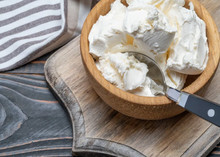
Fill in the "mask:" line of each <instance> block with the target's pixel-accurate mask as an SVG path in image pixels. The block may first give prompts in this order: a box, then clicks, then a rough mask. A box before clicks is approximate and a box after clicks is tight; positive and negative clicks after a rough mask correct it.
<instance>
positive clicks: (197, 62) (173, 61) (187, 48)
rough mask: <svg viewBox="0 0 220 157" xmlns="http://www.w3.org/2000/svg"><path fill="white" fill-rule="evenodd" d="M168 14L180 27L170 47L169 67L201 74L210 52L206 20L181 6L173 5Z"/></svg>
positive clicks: (178, 70)
mask: <svg viewBox="0 0 220 157" xmlns="http://www.w3.org/2000/svg"><path fill="white" fill-rule="evenodd" d="M191 8H192V9H193V5H192V3H191ZM168 16H170V17H173V18H169V19H170V20H172V21H173V22H172V23H174V25H176V27H178V33H177V34H176V36H175V38H174V41H175V42H174V43H173V45H171V47H170V53H169V58H168V60H167V66H168V68H169V69H170V70H172V71H176V72H180V73H183V74H191V75H195V74H200V73H201V72H202V71H204V69H205V68H206V65H207V61H208V53H209V49H208V44H207V37H206V25H205V23H204V21H202V20H201V19H200V18H199V17H198V16H197V15H196V13H195V11H194V10H189V9H186V8H184V7H181V6H173V7H172V9H170V11H169V12H168Z"/></svg>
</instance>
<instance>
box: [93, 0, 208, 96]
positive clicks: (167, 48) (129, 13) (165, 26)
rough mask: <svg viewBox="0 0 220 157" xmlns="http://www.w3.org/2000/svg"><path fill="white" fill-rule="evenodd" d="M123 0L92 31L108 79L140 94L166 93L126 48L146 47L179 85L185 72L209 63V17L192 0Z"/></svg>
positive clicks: (169, 82) (195, 71)
mask: <svg viewBox="0 0 220 157" xmlns="http://www.w3.org/2000/svg"><path fill="white" fill-rule="evenodd" d="M127 3H128V4H129V6H128V7H126V6H124V5H123V4H122V3H121V2H120V0H116V1H115V2H114V3H112V5H111V10H110V11H109V12H108V13H107V14H106V15H105V16H100V17H99V19H98V21H97V22H96V23H95V24H94V25H93V27H92V29H91V31H90V34H89V48H90V53H91V54H92V55H93V56H94V57H95V58H96V59H97V61H96V65H97V68H98V69H99V70H100V71H101V73H102V75H103V76H104V78H105V79H106V80H108V81H109V82H111V83H112V84H114V85H116V86H117V87H119V88H121V89H123V90H125V91H129V92H131V93H134V94H137V95H141V96H154V95H155V94H156V93H162V87H161V86H158V85H157V84H156V83H155V82H154V81H153V80H152V79H151V78H149V77H148V76H147V72H148V68H147V65H145V64H144V63H140V62H139V61H138V60H137V59H135V58H134V57H131V56H128V54H127V53H120V52H126V51H137V52H141V53H144V54H146V55H148V56H149V57H151V58H152V59H154V60H155V61H156V62H157V63H158V64H159V66H160V68H161V69H162V71H163V73H164V75H165V81H166V84H167V85H168V86H170V87H173V88H176V89H179V90H180V89H181V88H182V87H183V86H184V83H185V80H186V77H187V75H186V74H199V73H201V72H202V71H203V70H204V68H205V67H206V64H207V60H208V46H207V38H206V32H205V23H204V22H203V21H202V20H201V19H200V18H199V17H198V16H197V15H196V13H195V11H194V9H193V8H194V7H193V4H190V8H191V9H190V10H189V9H186V8H184V7H183V6H184V5H185V1H184V0H127Z"/></svg>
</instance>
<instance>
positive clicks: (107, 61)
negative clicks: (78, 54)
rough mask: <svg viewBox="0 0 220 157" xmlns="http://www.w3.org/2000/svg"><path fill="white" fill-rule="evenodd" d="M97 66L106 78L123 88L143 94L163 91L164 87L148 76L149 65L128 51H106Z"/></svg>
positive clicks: (152, 94) (148, 94) (147, 94)
mask: <svg viewBox="0 0 220 157" xmlns="http://www.w3.org/2000/svg"><path fill="white" fill-rule="evenodd" d="M97 67H98V69H99V70H100V71H101V72H102V75H103V76H104V78H105V79H106V80H108V81H109V82H111V83H112V84H114V85H116V86H117V87H119V88H121V89H123V90H126V91H129V92H131V93H134V94H137V95H141V96H154V94H156V93H162V92H163V87H161V86H158V85H157V84H156V83H155V82H154V81H153V80H152V79H151V78H149V77H147V72H148V68H147V65H146V64H144V63H141V62H140V61H138V60H137V59H136V58H134V57H133V56H129V55H128V53H120V52H119V53H106V54H104V55H103V56H102V57H100V58H99V62H97Z"/></svg>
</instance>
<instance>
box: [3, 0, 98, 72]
mask: <svg viewBox="0 0 220 157" xmlns="http://www.w3.org/2000/svg"><path fill="white" fill-rule="evenodd" d="M95 3H97V0H93V1H92V0H2V1H0V71H6V70H11V69H14V68H16V67H19V66H21V65H23V64H25V63H28V62H30V61H32V60H33V59H36V58H37V57H40V56H42V55H44V54H46V53H48V52H50V51H52V50H54V49H56V48H58V47H59V46H62V45H64V44H65V43H67V42H68V41H69V40H70V39H72V38H73V37H75V36H77V35H79V34H80V31H81V28H82V25H83V22H84V20H85V18H86V17H87V15H88V13H89V11H90V9H91V7H92V5H94V4H95Z"/></svg>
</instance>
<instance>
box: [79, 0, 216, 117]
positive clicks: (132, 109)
mask: <svg viewBox="0 0 220 157" xmlns="http://www.w3.org/2000/svg"><path fill="white" fill-rule="evenodd" d="M113 2H114V0H102V1H100V2H99V3H98V4H97V5H96V6H95V7H94V8H93V9H92V11H91V12H90V13H89V15H88V17H87V19H86V20H85V23H84V25H83V29H82V33H81V41H80V45H81V47H80V50H81V56H82V61H83V65H84V67H85V70H86V72H87V74H88V78H89V81H90V82H91V85H92V86H93V88H94V90H95V91H96V93H97V94H98V95H99V96H100V97H101V98H102V100H103V101H104V102H106V104H108V105H109V106H111V107H112V108H113V109H115V110H116V111H118V112H120V113H123V114H125V115H128V116H130V117H134V118H138V119H145V120H159V119H165V118H170V117H173V116H175V115H178V114H180V113H182V112H184V110H183V108H181V107H179V106H178V105H176V104H175V103H174V102H173V101H171V100H170V99H168V98H167V97H166V96H158V97H143V96H138V95H134V94H131V93H129V92H125V91H123V90H121V89H119V88H117V87H116V86H115V85H113V84H111V83H110V82H109V81H107V80H106V79H105V78H104V77H103V76H102V74H101V72H100V71H99V70H98V68H97V67H96V64H95V61H94V59H93V57H92V56H91V55H90V53H89V41H88V36H89V33H90V30H91V28H92V26H93V24H94V23H95V22H96V21H97V19H98V18H99V16H100V15H105V14H106V13H107V12H108V11H109V9H110V6H111V4H112V3H113ZM185 2H186V5H185V6H186V7H188V4H189V2H192V3H193V4H194V8H195V11H196V13H197V15H198V16H199V17H200V18H201V19H203V20H204V21H205V23H206V28H207V29H206V32H207V33H206V34H207V38H208V45H209V60H208V63H207V67H206V69H205V70H204V71H203V72H202V73H201V74H200V75H197V76H196V77H195V76H193V77H190V76H188V78H187V80H186V83H185V87H184V89H183V91H185V92H188V93H191V94H194V93H196V92H198V91H200V90H201V89H202V88H203V87H204V86H205V84H206V83H207V82H208V81H209V79H211V77H212V75H213V74H214V72H215V70H216V69H217V66H218V62H219V55H220V44H219V43H220V38H219V34H218V28H217V27H216V24H215V22H214V21H213V19H212V17H211V16H210V14H209V13H208V11H207V10H206V9H205V8H204V7H203V6H202V5H201V4H200V3H199V2H198V0H185ZM127 44H128V43H127ZM128 45H129V44H128ZM192 78H193V79H192Z"/></svg>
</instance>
